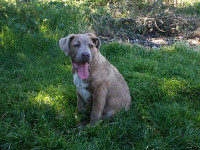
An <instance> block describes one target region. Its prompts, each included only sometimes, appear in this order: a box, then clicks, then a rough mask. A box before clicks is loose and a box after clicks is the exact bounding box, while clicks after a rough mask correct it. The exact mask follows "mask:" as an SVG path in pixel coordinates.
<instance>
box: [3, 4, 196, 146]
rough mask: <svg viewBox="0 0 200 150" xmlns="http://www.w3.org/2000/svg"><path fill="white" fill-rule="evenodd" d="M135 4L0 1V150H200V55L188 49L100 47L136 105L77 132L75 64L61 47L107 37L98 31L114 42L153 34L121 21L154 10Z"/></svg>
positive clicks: (193, 10)
mask: <svg viewBox="0 0 200 150" xmlns="http://www.w3.org/2000/svg"><path fill="white" fill-rule="evenodd" d="M108 2H110V1H108ZM123 4H124V3H123ZM130 5H131V7H129V5H128V4H126V5H125V4H124V5H122V4H121V5H120V3H113V2H112V3H111V2H110V3H107V2H106V3H104V4H103V3H100V2H99V1H67V2H63V1H55V2H47V1H43V2H37V1H34V2H26V3H21V2H19V3H13V2H7V1H4V0H0V14H1V15H0V83H1V85H0V149H184V150H185V149H200V128H199V127H200V97H199V95H200V78H199V76H200V70H199V66H200V53H199V48H198V47H197V48H196V49H195V50H194V49H193V48H192V47H189V46H187V44H183V42H182V43H176V44H174V45H172V46H168V47H162V48H160V49H149V48H145V47H143V46H140V45H134V46H132V45H130V44H119V43H116V42H115V43H109V44H104V45H102V47H101V49H100V51H101V52H102V54H103V55H104V56H105V57H106V58H107V59H108V60H109V61H110V62H111V63H112V64H114V65H115V66H116V67H117V68H118V70H119V71H120V72H121V73H122V74H123V76H124V77H125V79H126V81H127V83H128V85H129V87H130V91H131V96H132V100H133V104H132V107H131V109H130V111H128V112H123V111H122V112H121V113H120V114H119V115H118V116H116V117H115V118H114V120H113V121H107V122H104V123H102V122H100V123H99V124H98V125H96V126H94V127H91V126H89V125H88V126H86V127H85V128H84V130H81V131H80V130H79V129H78V128H77V124H78V123H79V116H77V114H76V90H75V87H74V85H73V83H72V75H71V64H70V60H69V58H67V57H66V56H65V55H64V54H63V52H62V51H61V50H60V48H59V46H58V40H59V39H60V38H62V37H64V36H66V35H68V34H70V33H80V32H90V31H92V32H95V33H96V34H97V35H102V36H105V34H106V32H105V33H104V32H103V30H102V29H101V26H103V27H104V28H103V29H105V27H106V28H108V29H109V30H110V31H111V33H109V34H110V35H109V36H110V37H113V36H115V35H116V34H117V33H119V34H124V35H125V36H127V35H128V33H129V32H130V31H131V33H132V34H131V35H130V36H136V35H139V36H142V35H144V34H145V33H148V32H144V31H145V30H146V31H149V28H146V26H140V22H136V23H135V24H133V25H132V30H131V29H130V28H129V26H131V25H130V24H131V23H133V20H131V22H130V23H125V24H127V26H125V25H122V24H121V23H120V21H121V20H120V19H121V18H125V20H126V21H127V19H130V18H134V16H137V15H138V16H139V14H140V12H144V13H143V14H142V15H144V16H145V14H146V15H147V14H148V13H151V15H152V16H154V15H155V13H157V11H155V12H154V10H152V11H147V10H148V9H149V8H150V6H148V5H146V4H144V3H136V4H132V3H131V4H130ZM153 6H154V8H159V6H162V9H161V8H159V9H157V10H160V11H159V12H160V13H165V11H164V10H167V7H166V6H163V5H160V4H159V5H158V4H155V5H153ZM130 8H134V9H130ZM198 8H199V3H196V4H195V5H194V6H192V5H188V6H187V7H184V8H179V9H178V8H177V9H176V11H175V12H174V14H175V15H177V14H178V13H180V14H184V15H189V16H190V18H192V17H193V18H195V16H198V15H199V9H198ZM169 9H172V8H171V7H170V8H169ZM174 9H175V8H173V10H174ZM115 10H116V11H115ZM136 10H137V11H136ZM155 10H156V9H155ZM185 10H187V11H185ZM160 13H159V14H160ZM133 15H134V16H133ZM147 17H149V16H147ZM181 17H182V16H181ZM169 18H170V17H169ZM122 20H123V19H122ZM126 21H125V22H126ZM97 23H99V26H98V25H97ZM122 23H123V21H122ZM187 23H188V22H187ZM196 23H197V24H198V22H195V24H189V25H190V26H189V25H188V26H186V27H187V28H186V27H185V24H181V25H182V27H183V28H182V27H181V28H178V29H177V31H176V32H175V35H176V34H177V33H181V32H183V31H185V30H186V29H187V30H188V31H190V30H194V29H195V28H197V24H196ZM128 24H129V25H128ZM135 25H136V26H135ZM123 27H124V28H123ZM159 27H162V29H166V28H165V27H168V26H167V25H166V26H159ZM152 28H153V26H152ZM116 29H117V30H116ZM125 29H127V30H125ZM153 29H155V32H157V33H161V32H160V31H159V30H156V27H154V28H153ZM168 33H172V32H171V31H169V32H168Z"/></svg>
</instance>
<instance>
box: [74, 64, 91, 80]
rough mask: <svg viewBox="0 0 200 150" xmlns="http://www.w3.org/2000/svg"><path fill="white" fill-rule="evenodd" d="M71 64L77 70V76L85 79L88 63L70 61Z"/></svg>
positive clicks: (87, 72) (87, 74)
mask: <svg viewBox="0 0 200 150" xmlns="http://www.w3.org/2000/svg"><path fill="white" fill-rule="evenodd" d="M72 65H73V68H74V69H75V70H76V71H77V72H78V76H79V77H80V78H81V79H87V78H88V77H89V71H88V66H89V64H88V63H87V62H84V63H77V62H75V61H72Z"/></svg>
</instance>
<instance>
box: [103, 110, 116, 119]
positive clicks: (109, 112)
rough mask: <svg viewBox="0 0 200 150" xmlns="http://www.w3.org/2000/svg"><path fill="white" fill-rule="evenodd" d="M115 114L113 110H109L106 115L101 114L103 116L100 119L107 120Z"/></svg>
mask: <svg viewBox="0 0 200 150" xmlns="http://www.w3.org/2000/svg"><path fill="white" fill-rule="evenodd" d="M115 114H116V111H115V110H110V111H108V112H107V113H105V114H103V115H102V116H101V119H102V120H107V119H109V118H111V117H113V116H114V115H115Z"/></svg>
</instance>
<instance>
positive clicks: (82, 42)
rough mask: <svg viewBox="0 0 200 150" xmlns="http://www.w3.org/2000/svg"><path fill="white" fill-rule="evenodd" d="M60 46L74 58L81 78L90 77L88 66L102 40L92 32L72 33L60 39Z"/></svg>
mask: <svg viewBox="0 0 200 150" xmlns="http://www.w3.org/2000/svg"><path fill="white" fill-rule="evenodd" d="M59 45H60V48H61V49H62V50H63V51H64V53H65V54H66V55H69V56H70V57H71V60H72V66H73V68H74V69H75V70H76V71H77V72H78V75H79V77H80V78H81V79H87V78H88V77H89V71H88V66H89V65H90V63H91V62H92V59H93V56H94V55H95V53H96V52H98V51H99V47H100V45H101V41H100V39H99V38H98V37H96V36H95V35H94V34H92V33H86V34H77V35H75V34H70V35H68V36H67V37H65V38H62V39H60V40H59Z"/></svg>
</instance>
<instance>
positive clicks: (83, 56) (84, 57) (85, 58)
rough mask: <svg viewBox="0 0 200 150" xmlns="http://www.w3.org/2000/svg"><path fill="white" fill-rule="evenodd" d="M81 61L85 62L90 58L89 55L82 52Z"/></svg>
mask: <svg viewBox="0 0 200 150" xmlns="http://www.w3.org/2000/svg"><path fill="white" fill-rule="evenodd" d="M81 55H82V58H83V60H85V61H87V60H88V59H89V58H90V54H89V53H88V52H83V53H82V54H81Z"/></svg>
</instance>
